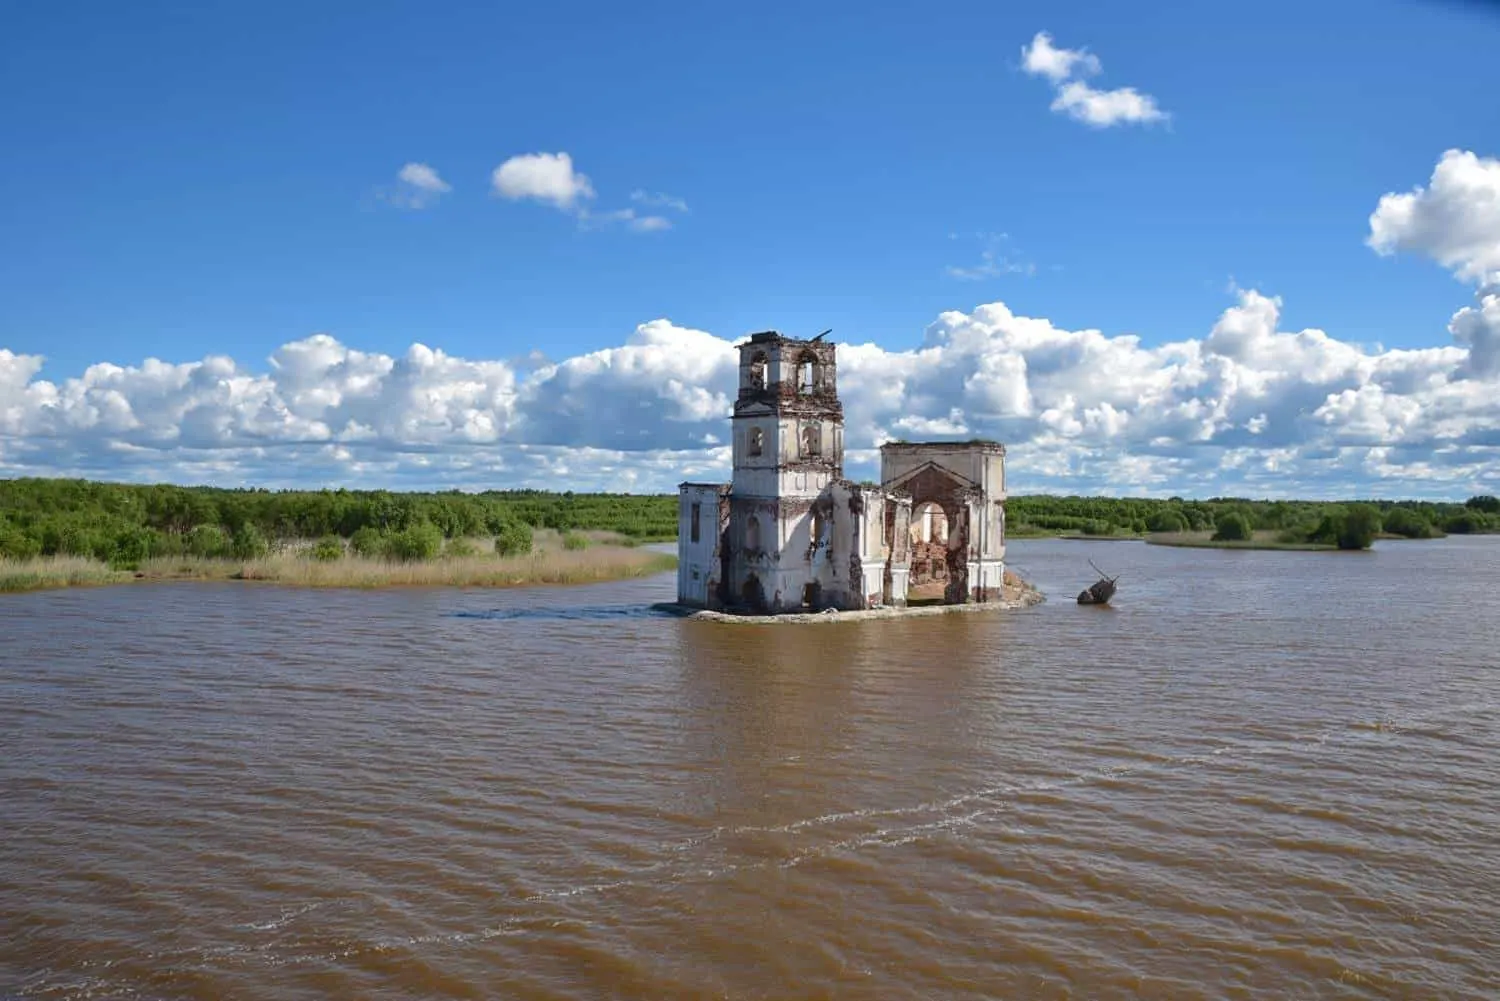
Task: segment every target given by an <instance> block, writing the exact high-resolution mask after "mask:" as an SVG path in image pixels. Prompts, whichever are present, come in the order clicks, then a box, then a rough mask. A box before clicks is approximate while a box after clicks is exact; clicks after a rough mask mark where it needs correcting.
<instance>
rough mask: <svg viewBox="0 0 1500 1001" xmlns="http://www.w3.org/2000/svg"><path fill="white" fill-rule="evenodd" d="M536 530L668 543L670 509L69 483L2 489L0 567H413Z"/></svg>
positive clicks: (519, 539) (577, 497)
mask: <svg viewBox="0 0 1500 1001" xmlns="http://www.w3.org/2000/svg"><path fill="white" fill-rule="evenodd" d="M535 529H554V530H556V531H558V532H563V533H571V532H578V531H591V530H600V531H611V532H617V533H619V534H621V535H623V536H626V537H627V538H629V539H632V540H635V541H638V542H649V541H655V540H661V539H671V538H675V537H676V534H677V498H676V497H672V496H649V495H647V496H635V495H630V494H575V493H572V492H568V493H547V492H544V491H538V490H516V491H490V492H485V493H462V492H460V491H457V490H454V491H449V492H444V493H396V492H391V491H385V490H370V491H357V490H277V491H271V490H259V489H245V490H226V489H219V488H213V487H179V486H169V485H151V486H144V485H134V484H119V483H99V482H93V481H87V480H72V479H14V480H0V557H9V558H12V559H27V558H31V557H34V556H50V555H80V556H91V557H94V558H96V559H100V560H104V561H106V562H109V563H111V564H114V565H130V564H133V563H137V562H139V561H140V560H142V559H146V558H147V557H151V556H173V555H193V556H232V557H235V558H240V559H248V558H253V557H255V556H258V555H262V554H264V553H265V552H266V551H267V550H268V549H269V547H270V545H271V543H272V542H273V541H274V540H286V539H318V540H321V542H320V545H319V547H318V551H321V552H322V553H323V554H325V555H331V554H332V553H333V551H334V548H333V547H334V546H339V547H340V548H342V545H343V543H342V540H348V542H349V547H350V548H351V549H353V550H354V551H355V552H357V553H360V554H362V555H387V556H392V557H395V558H403V559H417V558H424V557H426V556H428V555H432V554H435V553H436V552H437V551H438V550H439V549H440V548H441V547H442V543H443V540H444V539H463V538H473V537H492V538H494V539H495V548H496V550H497V551H498V552H500V553H502V554H513V553H524V552H528V551H530V549H531V547H532V532H533V530H535Z"/></svg>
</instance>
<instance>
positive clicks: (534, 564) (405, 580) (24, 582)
mask: <svg viewBox="0 0 1500 1001" xmlns="http://www.w3.org/2000/svg"><path fill="white" fill-rule="evenodd" d="M676 566H677V557H676V556H674V555H672V554H670V553H660V552H654V551H652V550H649V549H642V548H636V547H625V546H609V545H603V546H591V547H589V548H588V549H585V550H539V551H537V552H533V553H530V554H529V555H525V556H511V557H496V556H449V557H441V558H438V559H433V560H419V561H412V562H397V561H392V560H377V559H365V558H362V557H357V556H346V557H343V558H342V559H337V560H328V561H319V560H314V559H310V558H308V557H307V556H306V555H303V554H297V553H279V554H275V555H271V556H266V557H262V558H259V559H253V560H230V559H207V558H199V557H160V558H157V559H151V560H146V561H144V562H142V563H141V564H140V567H139V569H137V570H112V569H110V567H109V566H108V565H107V564H105V563H101V562H99V561H98V560H93V559H89V558H87V557H79V556H52V557H39V558H37V559H32V560H0V593H5V592H10V593H16V592H24V591H39V590H48V589H54V588H66V587H96V586H104V585H111V584H127V583H140V582H147V583H152V582H163V581H231V580H234V581H257V582H261V583H268V584H279V585H284V586H288V587H338V588H361V589H368V588H384V587H527V586H536V585H549V584H592V583H600V582H604V581H611V580H627V579H630V578H635V577H647V576H651V575H653V574H658V573H665V572H666V571H669V570H672V569H673V568H675V567H676Z"/></svg>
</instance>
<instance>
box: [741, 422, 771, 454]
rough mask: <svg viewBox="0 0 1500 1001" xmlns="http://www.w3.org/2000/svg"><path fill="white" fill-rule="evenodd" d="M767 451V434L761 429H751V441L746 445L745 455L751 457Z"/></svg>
mask: <svg viewBox="0 0 1500 1001" xmlns="http://www.w3.org/2000/svg"><path fill="white" fill-rule="evenodd" d="M765 450H766V433H765V432H764V431H762V430H761V429H760V428H751V429H750V435H749V440H748V441H747V442H746V444H745V454H746V455H750V456H755V455H760V454H761V453H762V452H764V451H765Z"/></svg>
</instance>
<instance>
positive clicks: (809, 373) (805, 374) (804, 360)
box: [797, 354, 820, 393]
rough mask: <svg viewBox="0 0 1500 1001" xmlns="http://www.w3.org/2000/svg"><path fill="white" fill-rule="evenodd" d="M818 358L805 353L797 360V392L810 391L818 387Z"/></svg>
mask: <svg viewBox="0 0 1500 1001" xmlns="http://www.w3.org/2000/svg"><path fill="white" fill-rule="evenodd" d="M819 381H820V380H819V378H818V359H817V358H815V357H814V356H813V355H812V354H805V355H803V356H802V357H801V358H799V359H798V360H797V392H799V393H811V392H813V391H814V390H816V389H817V388H818V383H819Z"/></svg>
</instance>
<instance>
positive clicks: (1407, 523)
mask: <svg viewBox="0 0 1500 1001" xmlns="http://www.w3.org/2000/svg"><path fill="white" fill-rule="evenodd" d="M1384 524H1385V530H1386V531H1387V532H1388V533H1390V534H1391V535H1400V536H1402V537H1404V538H1407V539H1431V538H1433V537H1434V536H1436V535H1437V534H1438V533H1437V529H1435V528H1433V527H1432V522H1430V521H1428V520H1427V519H1426V518H1424V517H1422V515H1421V514H1420V513H1418V512H1416V511H1413V510H1412V509H1411V508H1406V507H1395V508H1391V510H1390V511H1388V512H1386V516H1385V519H1384Z"/></svg>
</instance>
